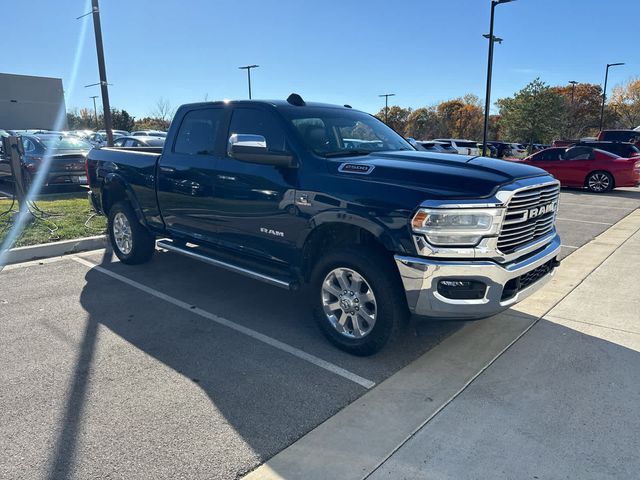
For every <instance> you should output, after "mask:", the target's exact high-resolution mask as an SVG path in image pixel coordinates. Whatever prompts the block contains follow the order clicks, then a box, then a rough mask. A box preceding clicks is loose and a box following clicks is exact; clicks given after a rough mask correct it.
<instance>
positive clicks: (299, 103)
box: [287, 93, 306, 107]
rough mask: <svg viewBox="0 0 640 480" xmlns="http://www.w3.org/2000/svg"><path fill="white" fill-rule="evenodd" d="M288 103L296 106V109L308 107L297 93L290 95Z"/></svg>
mask: <svg viewBox="0 0 640 480" xmlns="http://www.w3.org/2000/svg"><path fill="white" fill-rule="evenodd" d="M287 102H289V103H290V104H291V105H295V106H296V107H304V106H305V105H306V103H305V101H304V100H303V99H302V97H301V96H300V95H298V94H297V93H292V94H291V95H289V96H288V97H287Z"/></svg>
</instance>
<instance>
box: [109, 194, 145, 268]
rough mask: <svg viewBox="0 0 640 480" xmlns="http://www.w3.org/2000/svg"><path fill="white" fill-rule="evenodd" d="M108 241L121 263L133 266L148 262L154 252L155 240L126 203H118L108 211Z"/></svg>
mask: <svg viewBox="0 0 640 480" xmlns="http://www.w3.org/2000/svg"><path fill="white" fill-rule="evenodd" d="M107 229H108V231H109V240H110V241H111V246H112V247H113V250H114V252H115V253H116V255H117V256H118V258H119V259H120V261H121V262H123V263H127V264H129V265H135V264H139V263H144V262H146V261H148V260H149V259H150V258H151V256H152V255H153V252H154V251H155V243H156V242H155V238H154V237H153V235H152V234H151V233H150V232H149V230H147V229H146V228H145V227H144V226H142V225H141V224H140V222H138V219H137V218H136V214H135V212H134V211H133V208H131V205H129V203H127V202H118V203H116V204H115V205H113V207H111V209H110V210H109V221H108V225H107Z"/></svg>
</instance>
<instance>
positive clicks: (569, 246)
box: [560, 245, 580, 250]
mask: <svg viewBox="0 0 640 480" xmlns="http://www.w3.org/2000/svg"><path fill="white" fill-rule="evenodd" d="M560 246H561V247H564V248H571V249H572V250H577V249H579V248H580V247H574V246H573V245H560Z"/></svg>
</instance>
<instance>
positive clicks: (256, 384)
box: [49, 251, 464, 479]
mask: <svg viewBox="0 0 640 480" xmlns="http://www.w3.org/2000/svg"><path fill="white" fill-rule="evenodd" d="M100 266H101V267H103V268H106V269H108V270H112V271H114V272H117V273H118V274H120V275H124V276H126V277H127V278H131V279H134V280H135V281H137V282H140V283H142V284H145V285H148V286H150V287H152V288H155V289H157V290H159V291H162V292H165V293H167V294H169V295H172V296H175V297H176V298H180V299H183V300H184V301H189V302H193V303H194V304H197V305H198V306H199V307H200V308H203V309H205V310H207V311H209V312H212V313H214V314H216V315H221V316H224V317H225V318H227V319H230V320H231V321H234V322H237V323H241V324H243V325H245V326H247V327H248V328H252V329H255V330H257V331H260V332H262V333H264V334H266V335H269V336H272V337H273V338H276V339H278V340H280V341H283V342H285V343H288V344H291V345H292V346H294V347H296V348H299V349H301V350H303V351H305V352H308V353H311V354H313V355H316V356H317V357H319V358H322V359H324V360H327V361H329V362H332V363H334V364H336V365H338V366H340V367H342V368H346V369H347V370H349V371H352V372H354V373H356V374H358V375H361V376H364V377H365V378H368V379H372V380H374V381H375V382H377V383H379V382H380V381H382V380H384V378H386V377H388V376H389V375H391V374H393V373H395V371H397V370H399V369H400V368H402V367H404V366H405V365H407V364H409V363H410V362H411V361H413V360H414V359H416V358H417V357H419V356H420V355H422V354H423V353H425V352H426V351H427V350H429V349H430V348H432V347H433V346H435V345H437V344H438V343H440V342H441V341H442V340H443V339H444V338H446V337H447V336H449V335H450V334H452V333H453V332H454V331H456V330H458V329H459V328H461V326H462V325H463V324H464V323H463V322H429V324H424V323H420V324H418V325H415V324H414V325H412V326H409V327H408V328H405V329H403V332H402V333H401V334H400V335H399V338H397V339H396V341H394V342H393V343H392V344H390V345H388V346H387V348H386V349H385V350H384V351H382V352H380V353H379V354H377V355H375V356H373V357H368V358H358V357H352V356H350V355H348V354H346V353H343V352H341V351H339V350H336V349H335V348H334V347H332V346H331V345H329V344H328V343H327V342H326V340H325V339H324V338H323V337H322V336H321V334H320V332H319V331H318V330H317V327H316V326H315V324H314V323H313V320H312V319H311V315H310V314H309V313H308V306H307V304H306V299H305V298H304V297H302V296H300V295H294V294H291V293H289V292H286V291H283V290H280V289H277V288H274V287H271V286H266V285H263V284H260V283H256V282H255V281H253V280H250V279H246V278H243V277H240V276H237V275H234V274H229V273H226V272H224V271H221V270H219V269H215V268H213V267H209V266H205V265H202V264H200V263H197V262H194V261H191V260H187V259H184V258H182V257H179V256H177V255H175V254H171V253H158V254H157V255H156V257H155V258H154V260H153V261H152V262H150V263H149V264H147V265H145V266H144V267H129V266H126V265H123V264H121V263H119V262H112V261H111V252H109V251H107V252H105V255H104V256H103V258H102V261H101V263H100ZM85 279H86V285H85V286H84V288H83V290H82V293H81V296H80V302H81V305H82V307H83V308H84V310H85V311H86V312H87V314H88V319H87V321H86V326H85V329H84V334H83V337H82V338H83V340H82V343H81V345H80V347H79V353H78V357H77V362H76V365H75V371H74V374H73V381H72V383H71V385H70V387H69V388H70V391H69V396H68V397H67V398H68V400H67V405H66V407H65V416H64V420H63V424H62V425H61V429H60V433H59V436H58V440H57V443H56V446H55V449H54V454H53V455H54V458H53V459H52V463H51V470H50V476H49V478H50V479H54V478H55V479H64V478H69V477H70V476H74V475H75V473H74V471H73V470H74V467H73V465H74V458H75V455H76V454H77V453H76V451H77V447H78V444H77V442H78V437H79V436H80V435H81V434H82V431H81V428H80V427H81V425H82V424H83V415H84V414H85V411H86V404H87V401H88V399H87V396H90V395H91V392H88V387H89V384H90V377H91V376H92V375H91V374H92V370H93V369H94V368H96V367H95V365H94V359H95V351H96V349H97V348H98V347H99V345H98V334H99V331H100V330H101V329H102V328H103V327H106V328H107V329H108V330H109V331H111V332H113V333H114V334H116V335H117V336H118V337H119V338H121V339H124V340H125V341H126V342H127V343H128V344H130V345H132V346H133V347H135V349H134V353H131V352H130V351H129V352H128V354H127V358H128V359H136V358H138V356H139V354H136V353H135V352H137V351H141V352H144V353H145V354H147V355H148V356H150V357H152V358H153V359H155V360H157V361H159V362H161V363H162V364H163V365H166V366H167V367H169V368H170V369H171V370H172V371H175V372H177V373H179V374H180V375H181V376H182V377H184V378H183V380H181V382H184V380H185V379H186V380H187V381H188V382H190V385H191V386H193V384H196V385H197V387H198V388H200V389H201V390H202V391H203V392H204V393H205V394H206V395H207V397H208V399H209V401H210V404H211V405H209V406H208V407H206V408H204V411H201V412H193V411H189V408H190V407H189V402H190V400H189V399H187V400H185V401H184V403H185V405H183V408H179V409H176V410H175V412H173V414H172V415H173V417H174V418H173V417H172V418H170V419H169V424H171V425H173V430H171V431H168V432H166V433H165V434H164V437H163V438H166V439H167V440H166V441H167V443H170V442H171V441H170V440H169V438H171V437H172V436H175V435H176V431H178V430H180V429H182V428H183V427H184V425H183V423H184V424H189V423H193V416H194V415H195V416H197V415H203V414H204V415H218V416H219V417H220V418H217V419H213V418H212V419H205V420H203V421H202V422H203V425H205V426H206V427H207V429H204V430H203V429H201V428H195V431H194V432H192V433H191V434H189V435H187V437H186V438H180V439H178V440H179V441H180V442H181V443H182V444H184V445H186V447H185V448H188V445H190V444H191V443H193V444H194V445H196V444H198V443H202V442H204V443H205V444H206V446H207V448H206V449H205V450H206V455H204V454H203V455H201V456H199V457H198V456H197V454H196V453H194V455H196V457H197V458H195V459H194V461H195V462H200V468H201V469H202V470H201V471H200V474H203V473H204V472H208V474H209V475H213V478H218V477H216V476H215V474H214V473H212V472H216V471H217V472H226V473H224V474H222V473H220V477H219V478H229V477H231V478H233V477H235V476H237V475H241V474H243V473H245V472H247V471H249V470H251V469H253V468H255V467H256V466H257V465H258V464H260V463H262V462H264V461H265V460H267V459H268V458H270V457H271V456H273V455H274V454H276V453H277V452H278V451H280V450H282V449H283V448H285V447H286V446H288V445H289V444H291V443H292V442H294V441H295V440H297V439H298V438H300V437H301V436H302V435H304V434H305V433H307V432H308V431H310V430H311V429H313V428H314V427H315V426H317V425H319V424H320V423H322V422H323V421H324V420H326V419H327V418H329V417H330V416H332V415H333V414H335V413H336V412H337V411H338V410H340V409H342V408H343V407H344V406H346V405H347V404H349V403H351V402H352V401H354V400H355V399H356V398H358V397H359V396H361V395H362V394H363V393H365V392H366V390H365V389H364V388H363V387H361V386H360V385H358V384H356V383H353V382H351V381H349V380H346V379H344V378H342V377H339V376H337V375H335V374H333V373H330V372H327V371H325V370H322V369H320V368H318V367H317V366H315V365H312V364H309V363H307V362H305V361H302V360H300V359H298V358H296V357H293V356H291V355H289V354H287V353H285V352H281V351H279V350H276V349H274V348H272V347H271V346H269V345H266V344H262V343H261V342H258V341H255V340H254V339H252V338H249V337H247V336H245V335H242V334H239V333H237V332H235V331H232V330H229V329H227V328H225V327H223V326H220V325H217V324H215V323H213V322H211V321H210V320H208V319H206V318H202V317H200V316H197V315H194V314H191V313H189V312H188V311H186V310H184V309H181V308H178V307H176V306H174V305H172V304H170V303H168V302H163V301H162V300H160V299H158V298H155V297H152V296H149V295H147V294H145V293H143V292H141V291H139V290H137V289H135V288H132V287H130V286H128V285H126V284H124V283H122V282H119V281H117V280H114V279H112V278H110V277H109V276H107V275H105V274H104V273H102V272H100V271H98V270H95V269H91V270H89V271H88V272H87V273H86V276H85ZM172 284H173V287H174V288H173V290H172V287H171V285H172ZM176 285H180V288H177V287H176ZM110 361H111V359H110ZM113 361H114V362H118V360H117V355H113ZM124 361H126V360H124ZM127 368H128V367H127ZM123 369H124V366H123ZM127 381H131V382H133V386H135V387H136V388H137V385H136V382H140V383H141V385H140V389H141V390H145V389H149V388H151V389H153V388H157V389H158V390H159V391H162V390H163V389H164V388H168V387H166V386H165V385H163V384H162V383H158V384H156V385H154V383H153V382H154V380H153V379H149V378H148V375H147V373H145V372H142V373H140V372H136V371H135V368H133V369H132V373H131V376H130V377H128V378H127ZM143 384H144V385H143ZM190 388H191V387H190ZM171 394H172V393H171V392H168V393H167V395H171ZM166 401H169V402H170V401H171V400H170V399H169V400H167V399H166V398H165V399H161V400H158V399H150V400H149V409H150V410H151V409H153V408H154V405H156V406H158V404H159V403H162V402H166ZM180 401H182V398H181V399H180ZM194 405H195V407H196V408H202V404H197V402H196V403H194ZM162 406H163V408H159V409H158V412H157V415H158V416H163V418H158V419H157V420H158V423H159V424H160V423H166V422H167V419H166V417H165V416H164V415H165V414H166V410H164V408H166V404H164V405H162ZM211 406H213V407H214V408H211ZM163 412H164V413H163ZM147 413H149V414H150V415H151V417H154V415H155V412H153V411H149V412H147ZM182 416H184V418H181V417H182ZM134 423H135V419H134ZM117 424H118V420H117V418H114V428H115V429H118V428H119V427H118V426H117ZM148 427H149V425H140V428H148ZM167 428H169V427H167ZM157 433H158V432H156V434H157ZM121 435H122V438H121V444H118V445H109V450H111V449H113V451H111V452H110V456H115V457H116V458H117V457H118V456H121V457H122V458H126V457H128V456H129V455H130V451H131V449H138V450H140V449H141V450H146V449H148V468H149V469H150V470H151V471H152V470H154V469H155V468H156V467H158V464H162V463H163V462H165V461H167V462H168V461H169V460H168V458H169V457H170V456H171V449H170V448H169V446H168V445H163V440H162V438H160V439H158V438H154V439H152V440H151V441H150V442H149V443H148V444H144V445H141V444H140V443H139V439H140V437H139V435H134V434H132V433H131V432H128V431H125V430H122V432H121ZM191 435H192V436H191ZM203 436H206V437H208V438H204V437H203ZM203 438H204V440H203ZM175 440H176V439H175V438H174V441H175ZM165 449H166V451H165ZM194 450H195V451H199V450H200V449H199V448H194ZM230 450H234V451H235V452H236V453H234V454H233V455H230V454H229V451H230ZM201 453H205V452H201ZM225 462H226V463H225ZM229 464H230V465H229ZM174 468H175V466H174ZM230 469H231V470H232V471H233V475H230V474H229V472H230ZM177 471H179V470H177ZM194 476H198V475H194ZM151 477H155V475H151Z"/></svg>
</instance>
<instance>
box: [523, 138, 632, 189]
mask: <svg viewBox="0 0 640 480" xmlns="http://www.w3.org/2000/svg"><path fill="white" fill-rule="evenodd" d="M514 161H518V160H514ZM519 161H520V162H522V163H526V164H529V165H533V166H536V167H539V168H542V169H544V170H546V171H547V172H549V173H550V174H552V175H553V176H554V177H556V178H557V179H558V180H560V183H561V185H562V186H565V187H586V188H588V189H589V190H591V191H592V192H596V193H602V192H607V191H609V190H611V189H612V188H616V187H636V186H638V185H640V158H638V157H632V158H622V157H620V156H618V155H616V154H614V153H609V152H605V151H604V150H598V149H596V148H591V147H586V146H578V147H571V148H568V149H565V148H547V149H546V150H542V151H540V152H537V153H534V154H533V155H530V156H528V157H527V158H525V159H523V160H519Z"/></svg>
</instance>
